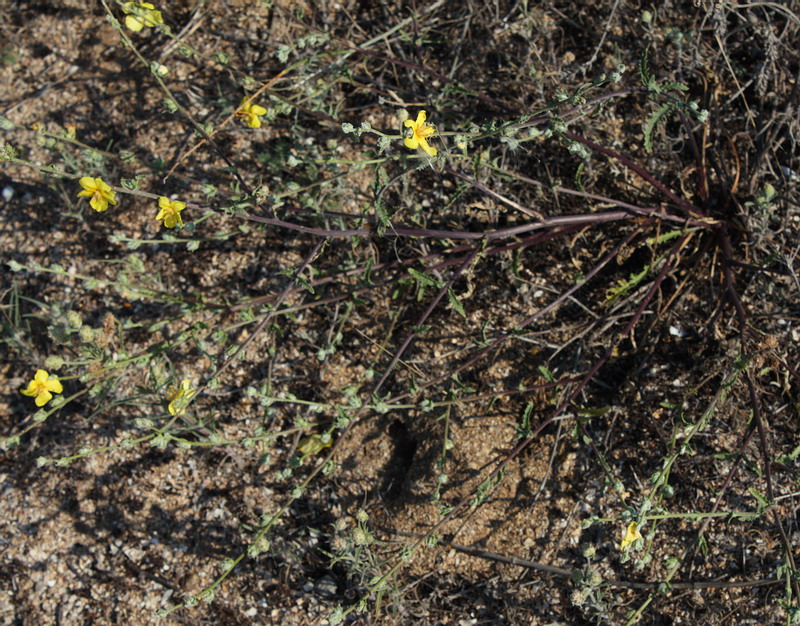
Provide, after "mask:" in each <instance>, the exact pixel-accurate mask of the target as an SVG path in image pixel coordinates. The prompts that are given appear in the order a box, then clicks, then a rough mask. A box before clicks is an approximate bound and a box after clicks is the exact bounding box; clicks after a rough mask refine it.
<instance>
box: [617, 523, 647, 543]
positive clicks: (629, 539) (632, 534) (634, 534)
mask: <svg viewBox="0 0 800 626" xmlns="http://www.w3.org/2000/svg"><path fill="white" fill-rule="evenodd" d="M641 538H642V533H640V532H639V524H637V523H636V522H631V523H630V524H628V528H627V529H626V530H625V537H623V538H622V542H621V543H620V544H619V549H620V550H625V548H627V547H628V546H629V545H631V544H632V543H633V542H634V541H636V540H637V539H641Z"/></svg>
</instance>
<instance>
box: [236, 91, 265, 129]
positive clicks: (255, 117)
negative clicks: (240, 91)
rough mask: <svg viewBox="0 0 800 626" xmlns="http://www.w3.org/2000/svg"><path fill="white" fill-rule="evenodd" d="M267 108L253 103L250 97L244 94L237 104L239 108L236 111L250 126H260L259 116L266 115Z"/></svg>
mask: <svg viewBox="0 0 800 626" xmlns="http://www.w3.org/2000/svg"><path fill="white" fill-rule="evenodd" d="M266 114H267V110H266V109H265V108H264V107H262V106H259V105H257V104H253V103H252V102H251V101H250V99H249V98H248V97H247V96H245V97H244V98H242V102H241V104H240V105H239V110H238V111H237V112H236V115H237V116H238V117H241V118H242V119H243V120H244V121H245V123H246V124H247V125H248V126H249V127H250V128H261V119H260V118H261V116H262V115H266Z"/></svg>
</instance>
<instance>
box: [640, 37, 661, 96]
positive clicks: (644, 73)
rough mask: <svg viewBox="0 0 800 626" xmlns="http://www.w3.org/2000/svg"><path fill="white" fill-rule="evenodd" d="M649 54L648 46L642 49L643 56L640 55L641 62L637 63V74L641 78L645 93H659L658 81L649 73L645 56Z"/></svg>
mask: <svg viewBox="0 0 800 626" xmlns="http://www.w3.org/2000/svg"><path fill="white" fill-rule="evenodd" d="M649 52H650V46H647V47H646V48H645V49H644V54H642V60H641V61H640V62H639V74H640V76H641V78H642V84H643V85H644V88H645V89H647V91H650V92H652V93H661V88H660V87H659V85H658V81H657V80H656V79H655V77H654V76H653V74H652V73H651V72H650V65H649V63H648V59H647V55H648V53H649Z"/></svg>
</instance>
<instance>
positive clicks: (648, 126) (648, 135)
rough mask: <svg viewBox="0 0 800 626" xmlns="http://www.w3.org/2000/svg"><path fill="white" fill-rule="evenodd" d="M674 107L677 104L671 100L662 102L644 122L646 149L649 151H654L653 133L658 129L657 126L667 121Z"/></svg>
mask: <svg viewBox="0 0 800 626" xmlns="http://www.w3.org/2000/svg"><path fill="white" fill-rule="evenodd" d="M674 108H675V105H673V104H672V103H670V102H668V103H666V104H662V105H661V106H660V107H658V109H656V110H655V111H654V112H653V114H652V115H651V116H650V117H649V118H648V120H647V121H646V122H645V123H644V149H645V150H646V151H647V152H652V151H653V133H654V132H655V130H656V126H658V125H659V124H661V123H663V122H665V121H666V119H667V117H668V116H669V114H670V113H671V112H672V110H673V109H674Z"/></svg>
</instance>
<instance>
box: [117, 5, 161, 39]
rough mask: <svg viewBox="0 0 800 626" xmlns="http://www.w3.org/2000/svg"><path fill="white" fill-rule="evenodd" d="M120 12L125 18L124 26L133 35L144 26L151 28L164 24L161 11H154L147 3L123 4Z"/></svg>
mask: <svg viewBox="0 0 800 626" xmlns="http://www.w3.org/2000/svg"><path fill="white" fill-rule="evenodd" d="M122 12H123V13H125V15H126V16H127V17H126V18H125V26H127V27H128V28H130V29H131V30H132V31H133V32H134V33H138V32H139V31H140V30H142V29H143V28H144V27H145V26H147V27H148V28H152V27H154V26H156V25H158V24H163V23H164V18H163V17H161V11H156V10H155V7H154V6H153V5H152V4H150V3H149V2H125V3H123V4H122Z"/></svg>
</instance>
